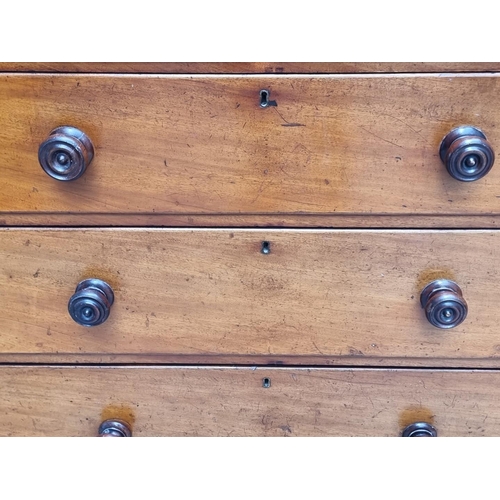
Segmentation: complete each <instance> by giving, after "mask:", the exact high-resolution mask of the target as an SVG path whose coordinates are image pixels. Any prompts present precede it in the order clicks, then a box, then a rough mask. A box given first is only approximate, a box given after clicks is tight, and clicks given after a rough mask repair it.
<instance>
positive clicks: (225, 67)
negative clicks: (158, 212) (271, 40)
mask: <svg viewBox="0 0 500 500" xmlns="http://www.w3.org/2000/svg"><path fill="white" fill-rule="evenodd" d="M0 71H4V72H6V71H7V72H10V71H21V72H50V73H52V72H55V73H57V72H61V73H243V74H244V73H312V74H314V73H416V72H437V73H443V72H446V71H461V72H463V71H500V63H495V62H468V63H455V62H444V63H425V62H409V63H407V62H399V63H397V62H396V63H390V62H386V63H373V62H372V63H361V62H357V63H346V62H336V63H310V62H302V63H294V62H285V63H250V62H243V63H234V62H233V63H227V62H226V63H213V62H212V63H210V62H202V63H193V62H191V63H175V62H174V63H172V62H170V63H169V62H167V63H161V62H153V63H144V62H139V63H124V62H111V63H92V62H79V63H78V62H77V63H74V62H73V63H72V62H65V63H60V62H59V63H57V62H56V63H47V62H45V63H44V62H35V63H14V62H11V63H9V62H0Z"/></svg>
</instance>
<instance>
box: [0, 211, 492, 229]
mask: <svg viewBox="0 0 500 500" xmlns="http://www.w3.org/2000/svg"><path fill="white" fill-rule="evenodd" d="M0 226H31V227H40V226H51V227H68V226H73V227H91V226H101V227H146V226H149V227H193V228H196V227H214V228H215V227H217V228H221V227H222V228H224V227H274V228H298V227H303V228H323V229H324V228H344V229H345V228H416V229H420V228H435V229H451V228H460V229H471V228H472V229H474V228H475V229H484V228H497V227H500V216H498V215H434V216H432V215H369V214H364V215H307V214H304V215H285V216H283V215H182V214H178V215H163V214H149V215H141V214H95V213H80V214H66V213H64V214H61V213H57V214H46V213H45V214H40V213H21V214H20V213H16V214H6V213H3V214H0Z"/></svg>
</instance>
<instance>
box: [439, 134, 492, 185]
mask: <svg viewBox="0 0 500 500" xmlns="http://www.w3.org/2000/svg"><path fill="white" fill-rule="evenodd" d="M439 156H440V157H441V160H442V162H443V163H444V164H445V166H446V169H447V170H448V172H449V174H450V175H451V176H452V177H453V178H454V179H456V180H457V181H463V182H471V181H477V180H478V179H481V178H482V177H484V176H485V175H486V174H487V173H488V172H489V171H490V170H491V167H492V166H493V163H494V161H495V153H494V152H493V149H492V147H491V145H490V143H489V142H488V140H487V139H486V136H485V135H484V133H483V132H482V131H481V130H479V129H478V128H476V127H473V126H471V125H462V126H460V127H457V128H455V129H453V130H452V131H451V132H450V133H449V134H447V135H446V137H445V138H444V139H443V140H442V142H441V146H440V147H439Z"/></svg>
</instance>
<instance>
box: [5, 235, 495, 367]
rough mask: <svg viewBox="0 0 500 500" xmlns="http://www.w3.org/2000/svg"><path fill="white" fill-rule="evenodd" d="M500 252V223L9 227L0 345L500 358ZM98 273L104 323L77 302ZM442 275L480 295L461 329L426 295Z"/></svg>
mask: <svg viewBox="0 0 500 500" xmlns="http://www.w3.org/2000/svg"><path fill="white" fill-rule="evenodd" d="M262 241H269V242H270V245H271V253H270V254H269V255H263V254H262V253H261V245H262ZM499 260H500V232H498V231H383V230H379V231H377V230H370V231H362V230H352V231H349V230H345V231H343V230H332V231H328V230H324V231H321V230H286V231H285V230H283V231H277V230H209V229H206V230H187V229H178V230H174V229H171V230H162V229H158V230H152V229H149V230H148V229H129V230H126V229H115V230H113V229H108V230H105V229H102V230H69V229H68V230H64V229H60V230H57V229H54V230H42V229H41V230H35V229H33V230H30V229H17V230H9V229H4V230H2V231H1V238H0V261H2V268H1V271H0V303H1V304H2V305H3V307H2V309H1V310H0V330H1V331H2V336H1V337H0V350H1V351H2V353H4V354H7V353H12V354H36V353H41V354H77V355H90V354H95V355H119V354H123V355H127V354H128V355H131V354H138V355H161V356H162V357H163V358H164V359H167V360H168V359H169V356H171V358H170V361H171V362H175V360H176V359H178V356H189V355H193V356H195V357H197V358H198V359H199V358H200V357H201V356H205V357H206V362H207V363H211V362H214V360H216V359H217V358H216V356H218V355H220V356H229V357H231V356H236V357H240V358H241V357H244V356H245V355H248V356H249V360H251V359H252V356H256V357H258V356H260V357H261V359H262V358H264V357H267V359H268V360H269V361H270V362H273V363H275V362H277V361H280V360H284V359H285V360H286V359H287V358H288V357H290V359H289V360H288V362H289V363H290V362H292V363H297V364H300V363H301V362H304V361H301V356H304V357H305V358H306V359H309V360H310V359H311V358H314V357H315V356H316V357H317V359H318V363H323V362H324V361H325V359H327V360H328V359H330V360H333V359H337V360H340V359H344V362H345V363H349V359H352V358H357V359H364V360H365V362H366V364H373V363H375V362H376V361H374V360H376V359H379V358H385V359H386V360H390V359H392V358H396V359H401V358H405V359H406V360H407V363H408V364H409V365H411V364H412V362H413V361H412V360H413V359H414V358H418V361H417V363H419V364H421V363H422V358H447V359H450V360H454V362H455V363H457V365H458V364H459V363H460V360H461V359H467V360H469V361H470V360H471V359H484V360H488V359H492V358H493V359H494V358H497V357H498V355H499V352H500V347H499V345H500V334H499V332H498V328H497V325H498V321H499V312H498V307H497V304H498V303H499V302H500V280H499V279H498V278H499V277H498V271H497V270H498V269H499ZM86 278H99V279H102V280H104V281H106V282H108V283H109V284H110V285H111V286H112V287H113V289H114V291H115V303H114V305H113V307H112V309H111V315H110V317H109V319H108V320H107V321H106V323H104V324H103V325H101V326H98V327H93V328H85V327H82V326H79V325H77V324H76V323H74V322H73V321H72V320H71V318H70V316H69V314H68V312H67V303H68V300H69V298H70V297H71V296H72V294H73V293H74V291H75V287H76V285H77V284H78V283H79V282H80V281H81V280H83V279H86ZM438 278H446V279H452V280H454V281H456V282H457V283H458V284H459V285H460V287H461V288H462V291H463V294H464V297H465V299H466V301H467V303H468V305H469V316H468V317H467V319H466V320H465V322H464V323H462V324H461V325H460V326H458V327H457V328H454V329H452V330H448V331H446V330H439V329H437V328H435V327H432V326H431V325H430V324H429V323H428V322H427V320H426V318H425V314H424V312H423V311H422V309H421V306H420V303H419V294H420V291H421V290H422V289H423V288H424V286H425V285H426V284H427V283H429V282H430V281H432V280H435V279H438ZM184 359H186V358H185V357H184ZM186 362H188V361H186ZM307 362H309V361H307Z"/></svg>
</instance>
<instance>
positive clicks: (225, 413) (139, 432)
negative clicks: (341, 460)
mask: <svg viewBox="0 0 500 500" xmlns="http://www.w3.org/2000/svg"><path fill="white" fill-rule="evenodd" d="M265 377H268V378H269V379H270V380H271V387H270V388H267V389H265V388H263V387H262V380H263V378H265ZM108 418H121V419H124V420H126V421H128V422H129V423H130V424H131V426H132V431H133V435H134V436H398V435H400V434H401V431H402V430H403V429H404V428H405V427H406V426H407V425H408V424H410V423H413V422H415V421H426V422H428V423H431V424H433V425H434V426H435V427H436V429H437V431H438V435H439V436H498V435H500V372H498V371H445V370H441V371H439V370H437V371H434V370H359V369H357V370H356V369H355V370H346V369H297V368H294V369H286V368H282V369H279V368H274V369H270V368H258V369H251V368H195V367H193V368H185V367H180V368H173V367H170V368H169V367H151V368H144V367H137V368H132V367H128V368H111V367H108V368H89V367H81V368H69V367H66V368H56V367H22V366H18V367H0V434H1V435H3V436H95V435H96V434H97V429H98V427H99V424H100V422H101V421H102V420H105V419H108Z"/></svg>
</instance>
